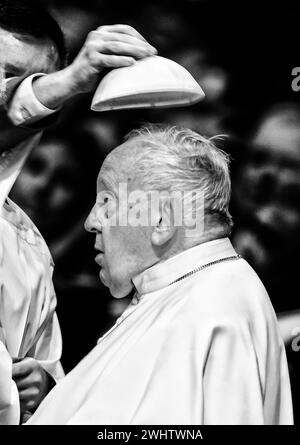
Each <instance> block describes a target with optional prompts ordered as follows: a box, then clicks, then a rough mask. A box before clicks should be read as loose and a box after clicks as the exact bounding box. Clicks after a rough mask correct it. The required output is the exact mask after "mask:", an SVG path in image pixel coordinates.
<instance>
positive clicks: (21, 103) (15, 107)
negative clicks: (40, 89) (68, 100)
mask: <svg viewBox="0 0 300 445" xmlns="http://www.w3.org/2000/svg"><path fill="white" fill-rule="evenodd" d="M41 76H46V74H44V73H36V74H32V75H31V76H28V77H26V79H25V80H23V82H22V83H21V84H20V86H19V87H18V89H17V90H16V92H15V94H14V96H13V98H12V99H11V101H10V104H9V107H8V117H9V118H10V120H11V121H12V123H13V124H14V125H17V126H19V125H25V124H26V125H31V124H34V123H35V122H37V121H39V120H40V119H43V118H44V117H47V116H50V115H51V114H54V113H56V112H57V109H55V110H52V109H50V108H47V107H45V105H43V104H42V103H41V102H40V101H39V100H38V99H37V97H36V95H35V94H34V91H33V88H32V82H33V80H34V79H35V78H37V77H41Z"/></svg>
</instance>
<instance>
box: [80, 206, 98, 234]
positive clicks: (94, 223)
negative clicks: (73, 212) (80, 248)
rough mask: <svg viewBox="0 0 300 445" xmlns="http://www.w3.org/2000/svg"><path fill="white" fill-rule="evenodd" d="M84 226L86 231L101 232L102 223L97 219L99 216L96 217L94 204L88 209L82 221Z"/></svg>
mask: <svg viewBox="0 0 300 445" xmlns="http://www.w3.org/2000/svg"><path fill="white" fill-rule="evenodd" d="M84 228H85V230H86V231H87V232H101V231H102V225H101V223H100V221H99V218H97V212H96V204H95V205H94V207H93V208H92V210H91V211H90V214H89V216H88V217H87V219H86V221H85V223H84Z"/></svg>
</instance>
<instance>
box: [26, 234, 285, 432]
mask: <svg viewBox="0 0 300 445" xmlns="http://www.w3.org/2000/svg"><path fill="white" fill-rule="evenodd" d="M232 255H235V251H234V249H233V247H232V245H231V243H230V241H229V240H228V239H227V238H224V239H219V240H214V241H211V242H208V243H205V244H202V245H199V246H196V247H194V248H192V249H189V250H186V251H185V252H183V253H181V254H179V255H177V256H174V257H173V258H171V259H169V260H167V261H165V262H163V263H160V264H157V265H155V266H153V267H151V268H150V269H148V270H146V271H145V272H143V273H142V274H140V275H139V276H137V277H136V278H135V279H134V280H133V281H134V284H135V287H136V289H137V292H138V295H139V298H137V299H136V298H134V299H133V301H132V303H131V304H130V305H129V307H128V308H127V309H126V310H125V312H124V314H123V315H122V316H121V317H120V318H119V320H118V321H117V323H116V324H115V326H114V327H113V328H112V329H111V330H110V331H108V332H107V333H106V334H105V335H104V336H103V337H102V338H100V339H99V342H98V344H97V346H96V347H95V348H94V349H93V350H92V351H91V352H90V353H89V354H88V355H87V356H86V357H85V358H84V359H83V360H82V361H81V362H80V363H79V365H77V366H76V367H75V368H74V369H73V370H72V371H71V372H70V373H69V374H68V375H67V376H66V377H65V378H64V379H62V380H61V381H60V382H59V383H58V384H57V385H56V387H55V388H54V389H53V390H52V391H51V392H50V393H49V394H48V396H47V397H46V398H45V399H44V401H43V402H42V404H41V405H40V407H39V409H38V410H37V411H36V413H35V414H34V415H33V417H32V418H31V419H30V421H29V422H28V423H29V424H98V425H105V424H106V425H111V424H124V425H126V424H128V425H129V424H148V425H149V424H165V425H176V424H190V425H204V424H276V425H277V424H292V422H293V414H292V403H291V392H290V383H289V374H288V368H287V361H286V356H285V349H284V345H283V342H282V340H281V337H280V334H279V330H278V326H277V321H276V316H275V313H274V310H273V308H272V305H271V303H270V300H269V297H268V295H267V293H266V291H265V288H264V287H263V285H262V283H261V282H260V280H259V278H258V277H257V275H256V273H255V272H254V271H253V270H252V268H251V267H250V266H249V265H248V264H247V262H246V261H244V260H243V259H236V260H231V261H226V262H220V263H218V264H215V265H212V266H210V267H207V268H205V269H203V270H201V271H199V272H197V273H194V274H192V275H190V276H189V277H187V278H184V279H182V280H181V281H179V282H176V283H174V284H170V283H172V282H173V281H174V280H176V279H178V278H180V277H181V276H182V275H183V274H185V273H188V272H190V271H192V270H194V269H195V268H197V267H199V266H202V265H204V264H207V263H210V262H212V261H215V260H218V259H221V258H224V257H228V256H232ZM83 304H86V302H83Z"/></svg>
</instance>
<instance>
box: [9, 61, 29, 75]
mask: <svg viewBox="0 0 300 445" xmlns="http://www.w3.org/2000/svg"><path fill="white" fill-rule="evenodd" d="M4 71H5V72H7V73H10V74H14V75H15V76H22V75H23V74H24V73H25V71H26V68H25V67H20V66H16V65H13V64H12V63H9V62H8V63H6V64H5V66H4Z"/></svg>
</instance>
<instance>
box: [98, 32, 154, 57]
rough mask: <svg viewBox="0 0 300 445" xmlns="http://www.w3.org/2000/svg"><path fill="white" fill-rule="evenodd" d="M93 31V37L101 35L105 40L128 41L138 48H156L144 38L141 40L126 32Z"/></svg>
mask: <svg viewBox="0 0 300 445" xmlns="http://www.w3.org/2000/svg"><path fill="white" fill-rule="evenodd" d="M92 32H93V31H92ZM94 33H95V35H96V36H95V37H96V38H97V37H99V38H100V36H101V38H102V40H105V41H107V42H114V41H117V42H123V43H129V44H131V45H136V46H138V47H140V48H149V50H151V49H152V51H155V52H157V51H156V49H155V48H154V46H152V45H150V43H148V42H147V41H146V40H141V39H139V38H138V37H135V36H131V35H127V34H122V33H118V32H105V31H98V30H97V31H94Z"/></svg>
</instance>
